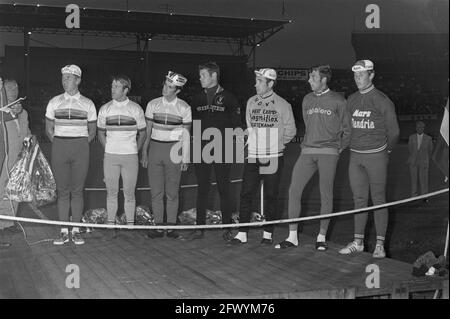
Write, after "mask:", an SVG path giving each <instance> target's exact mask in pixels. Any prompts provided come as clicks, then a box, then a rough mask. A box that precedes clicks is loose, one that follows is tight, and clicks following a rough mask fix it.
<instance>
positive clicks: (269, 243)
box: [261, 238, 273, 246]
mask: <svg viewBox="0 0 450 319" xmlns="http://www.w3.org/2000/svg"><path fill="white" fill-rule="evenodd" d="M272 244H273V239H268V238H263V239H262V240H261V245H267V246H270V245H272Z"/></svg>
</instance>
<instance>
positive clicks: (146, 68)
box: [144, 36, 150, 88]
mask: <svg viewBox="0 0 450 319" xmlns="http://www.w3.org/2000/svg"><path fill="white" fill-rule="evenodd" d="M148 43H149V40H148V37H147V36H146V38H145V46H144V88H147V86H148V84H149V72H148V71H149V66H150V65H149V64H150V61H149V60H150V56H149V50H148V46H149V45H148Z"/></svg>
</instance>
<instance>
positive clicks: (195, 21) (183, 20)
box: [0, 4, 291, 46]
mask: <svg viewBox="0 0 450 319" xmlns="http://www.w3.org/2000/svg"><path fill="white" fill-rule="evenodd" d="M68 15H69V13H66V11H65V7H51V6H43V5H19V4H0V31H8V32H23V31H24V30H25V29H27V30H28V31H33V32H35V33H45V34H64V35H91V36H104V37H121V38H136V37H137V36H138V37H141V38H142V39H143V40H144V39H163V40H184V41H186V40H187V41H202V42H216V43H217V42H222V43H235V44H240V45H246V46H257V45H258V44H261V43H262V42H264V41H266V40H267V39H268V38H270V37H271V36H273V35H274V34H275V33H277V32H279V31H281V30H282V29H283V26H284V25H285V24H287V23H290V22H291V20H265V19H264V20H262V19H254V18H230V17H216V16H199V15H186V14H176V13H155V12H138V11H131V10H122V11H121V10H105V9H91V8H80V28H78V29H75V28H73V29H68V28H67V27H66V24H65V21H66V17H67V16H68Z"/></svg>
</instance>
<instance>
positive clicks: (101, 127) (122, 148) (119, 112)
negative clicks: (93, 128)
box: [97, 75, 146, 239]
mask: <svg viewBox="0 0 450 319" xmlns="http://www.w3.org/2000/svg"><path fill="white" fill-rule="evenodd" d="M130 90H131V80H130V79H129V78H128V77H127V76H125V75H118V76H115V77H113V81H112V84H111V96H112V100H111V101H110V102H108V103H106V104H105V105H103V106H102V107H101V108H100V111H99V113H98V124H97V126H98V137H99V140H100V143H101V144H102V145H103V147H104V148H105V157H104V161H103V171H104V176H105V184H106V191H107V196H106V208H107V211H108V224H114V223H115V219H116V214H117V209H118V207H117V206H118V200H117V196H118V193H119V179H120V177H121V176H122V181H123V193H124V198H125V200H124V211H125V216H126V219H127V224H128V225H133V224H134V212H135V209H136V199H135V194H134V192H135V188H136V182H137V176H138V169H139V164H138V152H139V150H140V149H141V147H142V145H143V144H144V141H145V136H146V132H145V127H146V124H145V118H144V111H143V110H142V108H141V107H140V106H139V104H137V103H135V102H133V101H131V100H130V99H129V98H128V97H127V94H128V92H129V91H130ZM109 235H111V233H109ZM106 238H107V239H111V236H107V237H106Z"/></svg>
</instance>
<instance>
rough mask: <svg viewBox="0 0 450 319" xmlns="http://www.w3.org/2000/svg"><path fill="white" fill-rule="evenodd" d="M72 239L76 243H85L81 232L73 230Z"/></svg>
mask: <svg viewBox="0 0 450 319" xmlns="http://www.w3.org/2000/svg"><path fill="white" fill-rule="evenodd" d="M72 241H73V243H74V244H75V245H83V244H84V239H83V237H81V234H80V233H79V232H72Z"/></svg>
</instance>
